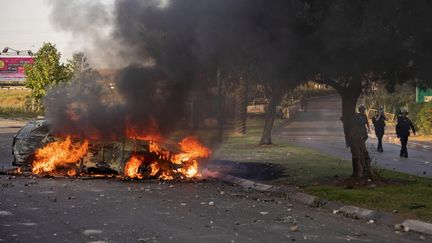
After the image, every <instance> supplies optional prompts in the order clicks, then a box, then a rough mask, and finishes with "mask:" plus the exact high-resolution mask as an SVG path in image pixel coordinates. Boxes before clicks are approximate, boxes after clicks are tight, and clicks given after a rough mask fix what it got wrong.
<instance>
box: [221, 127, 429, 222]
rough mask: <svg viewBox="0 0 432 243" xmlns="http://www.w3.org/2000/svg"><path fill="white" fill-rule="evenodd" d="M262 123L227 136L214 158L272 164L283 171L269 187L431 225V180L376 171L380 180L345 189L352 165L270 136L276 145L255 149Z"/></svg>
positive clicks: (349, 162) (380, 170)
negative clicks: (292, 189) (287, 188)
mask: <svg viewBox="0 0 432 243" xmlns="http://www.w3.org/2000/svg"><path fill="white" fill-rule="evenodd" d="M262 126H263V121H262V119H253V120H248V134H247V135H245V136H236V135H229V136H228V137H227V139H226V140H225V142H224V143H223V144H222V145H221V146H220V147H219V148H218V149H216V151H214V157H215V158H219V159H227V160H233V161H239V162H257V163H273V164H277V165H281V166H282V167H283V168H284V173H283V175H282V177H279V178H275V179H274V180H272V181H267V182H266V183H270V184H289V185H293V186H298V187H300V188H302V189H303V190H305V191H306V192H309V193H311V194H314V195H317V196H319V197H321V198H325V199H328V200H334V201H340V202H344V203H348V204H351V205H356V206H360V207H367V208H371V209H376V210H381V211H386V212H393V211H394V210H397V212H398V213H399V214H401V215H404V216H406V217H411V218H418V219H422V220H426V221H430V222H432V179H430V178H422V177H416V176H411V175H407V174H403V173H398V172H392V171H388V170H384V169H379V170H378V169H377V170H378V171H379V173H380V174H381V175H382V177H383V178H384V180H383V181H382V182H380V183H376V185H375V184H374V182H371V183H368V185H364V186H346V181H345V179H348V178H349V177H350V175H351V172H352V167H351V161H347V160H343V159H339V158H336V157H333V156H329V155H325V154H322V153H319V152H316V151H314V150H311V149H306V148H299V147H296V146H293V145H290V144H288V143H286V142H284V141H282V140H280V139H277V138H273V142H274V143H275V145H270V146H258V145H257V143H258V141H259V138H260V135H261V130H262Z"/></svg>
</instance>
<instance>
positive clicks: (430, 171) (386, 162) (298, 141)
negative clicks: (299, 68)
mask: <svg viewBox="0 0 432 243" xmlns="http://www.w3.org/2000/svg"><path fill="white" fill-rule="evenodd" d="M341 114H342V112H341V99H340V98H339V96H328V97H321V98H317V99H312V100H310V101H309V104H308V110H307V112H299V113H298V114H297V115H296V116H295V117H294V119H293V120H292V121H290V122H288V123H287V124H286V125H285V126H283V127H282V128H280V129H277V130H276V132H275V134H276V136H279V137H280V138H283V139H285V140H287V141H289V142H290V143H293V144H295V145H299V146H303V147H307V148H312V149H315V150H318V151H320V152H323V153H326V154H330V155H334V156H337V157H340V158H343V159H347V160H349V161H351V152H350V150H349V148H345V138H344V134H343V127H342V122H341V121H340V120H339V119H340V117H341ZM371 126H372V124H371ZM408 143H409V142H408ZM376 145H377V140H376V139H375V138H373V137H369V139H368V140H367V147H368V149H369V152H370V154H371V155H372V163H373V164H375V165H377V166H379V167H383V168H386V169H390V170H396V171H400V172H404V173H408V174H412V175H418V176H425V177H432V151H430V150H425V149H420V148H419V149H413V148H408V153H409V158H400V157H399V151H400V145H397V144H393V143H389V142H383V148H384V152H383V153H378V152H376Z"/></svg>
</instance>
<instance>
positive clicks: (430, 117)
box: [416, 103, 432, 134]
mask: <svg viewBox="0 0 432 243" xmlns="http://www.w3.org/2000/svg"><path fill="white" fill-rule="evenodd" d="M416 118H417V119H416V125H417V126H418V128H419V130H420V131H421V132H422V133H424V134H432V103H425V104H423V107H422V108H421V109H420V110H419V112H418V113H417V116H416Z"/></svg>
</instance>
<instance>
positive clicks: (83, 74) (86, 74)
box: [66, 52, 100, 89]
mask: <svg viewBox="0 0 432 243" xmlns="http://www.w3.org/2000/svg"><path fill="white" fill-rule="evenodd" d="M66 68H67V72H68V75H69V76H70V77H71V82H72V83H75V84H76V85H78V86H76V87H77V88H81V89H85V86H86V85H90V84H91V82H89V80H96V79H98V78H100V74H99V73H98V72H97V71H96V70H94V69H93V68H91V67H90V64H89V63H88V61H87V56H86V55H85V53H84V52H76V53H74V54H73V55H72V59H70V60H68V61H67V64H66Z"/></svg>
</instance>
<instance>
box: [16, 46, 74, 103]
mask: <svg viewBox="0 0 432 243" xmlns="http://www.w3.org/2000/svg"><path fill="white" fill-rule="evenodd" d="M60 57H61V54H60V52H58V51H57V49H56V47H55V45H53V44H51V43H44V44H43V46H42V47H41V48H40V49H39V51H38V52H37V53H36V55H35V59H34V64H33V65H31V66H27V67H26V69H25V74H26V82H25V85H26V87H27V88H29V89H31V94H30V97H31V99H32V104H31V108H32V110H40V109H41V108H42V105H41V99H42V97H44V96H45V95H46V93H47V90H48V89H49V88H51V87H53V86H55V85H57V84H59V83H61V82H67V81H68V80H70V77H71V74H70V72H68V70H67V68H66V66H64V65H63V64H61V63H60Z"/></svg>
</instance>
